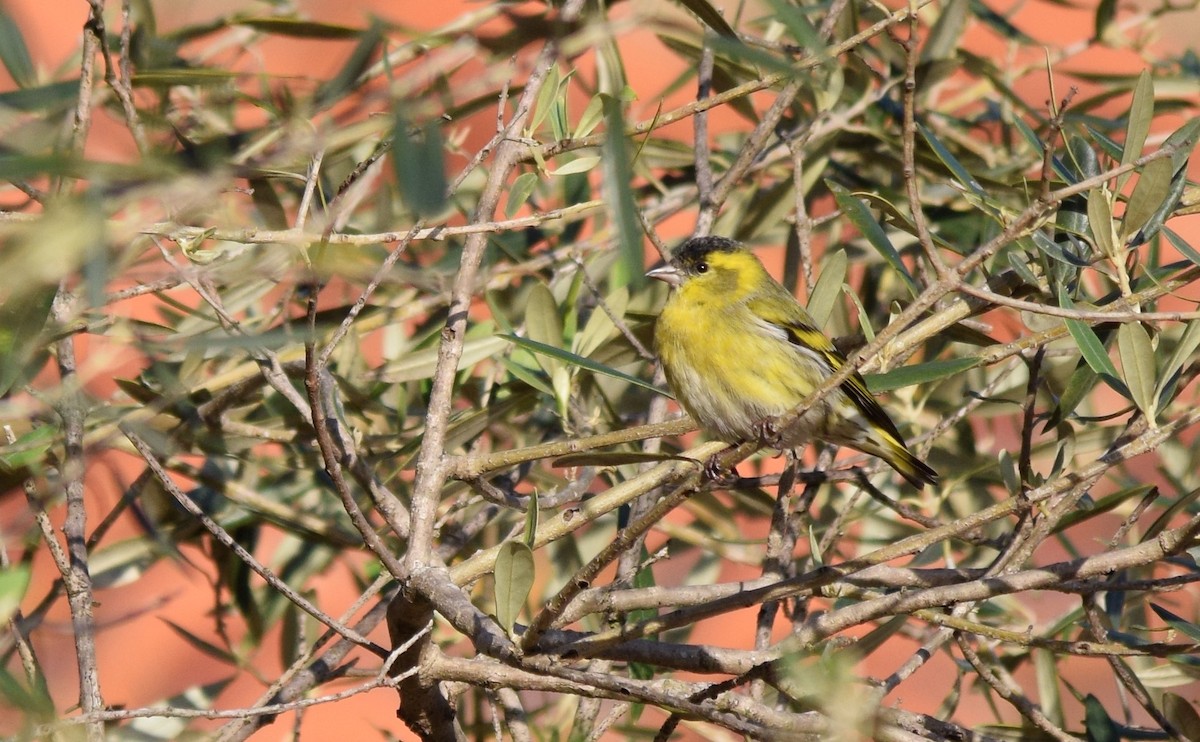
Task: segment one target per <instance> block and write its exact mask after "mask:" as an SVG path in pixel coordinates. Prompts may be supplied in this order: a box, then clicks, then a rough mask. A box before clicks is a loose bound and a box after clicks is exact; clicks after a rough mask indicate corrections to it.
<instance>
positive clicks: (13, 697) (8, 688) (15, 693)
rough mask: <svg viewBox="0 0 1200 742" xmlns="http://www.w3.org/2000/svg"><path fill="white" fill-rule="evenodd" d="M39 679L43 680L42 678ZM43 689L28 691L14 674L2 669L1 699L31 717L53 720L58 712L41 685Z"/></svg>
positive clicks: (0, 677) (0, 671) (0, 681)
mask: <svg viewBox="0 0 1200 742" xmlns="http://www.w3.org/2000/svg"><path fill="white" fill-rule="evenodd" d="M39 679H43V678H41V677H40V673H39ZM39 685H40V686H41V687H35V688H34V689H32V690H26V689H25V687H24V686H23V685H22V684H21V682H20V681H18V680H17V679H16V678H15V677H13V675H12V673H10V672H9V671H8V670H6V669H4V668H3V667H0V698H3V699H4V700H5V701H7V705H8V706H10V707H12V708H15V709H22V710H24V711H25V713H27V714H29V715H30V717H33V718H40V719H45V720H47V721H50V720H53V719H54V718H56V717H57V715H58V714H57V712H56V711H55V708H54V701H53V699H51V698H50V695H49V693H47V692H46V688H45V685H44V684H39Z"/></svg>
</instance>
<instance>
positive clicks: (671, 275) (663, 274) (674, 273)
mask: <svg viewBox="0 0 1200 742" xmlns="http://www.w3.org/2000/svg"><path fill="white" fill-rule="evenodd" d="M646 277H647V278H654V279H657V280H659V281H662V282H663V283H668V284H670V285H672V286H678V285H679V284H681V283H683V276H682V275H681V274H680V273H679V269H678V268H676V267H675V266H673V265H671V264H669V263H668V264H667V265H660V266H659V267H657V268H654V269H652V270H649V271H646Z"/></svg>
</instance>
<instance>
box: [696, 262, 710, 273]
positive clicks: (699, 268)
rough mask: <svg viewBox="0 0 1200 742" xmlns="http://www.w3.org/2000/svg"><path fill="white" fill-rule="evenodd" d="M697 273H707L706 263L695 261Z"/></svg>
mask: <svg viewBox="0 0 1200 742" xmlns="http://www.w3.org/2000/svg"><path fill="white" fill-rule="evenodd" d="M696 272H697V273H708V263H696Z"/></svg>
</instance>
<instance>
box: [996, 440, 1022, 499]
mask: <svg viewBox="0 0 1200 742" xmlns="http://www.w3.org/2000/svg"><path fill="white" fill-rule="evenodd" d="M997 464H998V465H999V468H1000V480H1001V481H1002V482H1004V487H1005V489H1007V490H1008V494H1010V495H1013V496H1014V497H1015V496H1017V495H1019V494H1021V475H1020V474H1019V473H1018V472H1017V462H1016V461H1014V460H1013V457H1012V454H1011V453H1009V451H1008V449H1001V450H1000V455H999V458H998V460H997Z"/></svg>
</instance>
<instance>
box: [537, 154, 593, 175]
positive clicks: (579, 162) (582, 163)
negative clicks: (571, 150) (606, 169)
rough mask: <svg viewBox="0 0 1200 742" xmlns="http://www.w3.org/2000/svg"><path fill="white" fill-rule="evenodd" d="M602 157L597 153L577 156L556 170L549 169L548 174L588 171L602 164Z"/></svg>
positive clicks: (572, 173)
mask: <svg viewBox="0 0 1200 742" xmlns="http://www.w3.org/2000/svg"><path fill="white" fill-rule="evenodd" d="M600 160H601V158H600V157H599V156H597V155H587V156H585V157H576V158H575V159H573V160H571V161H570V162H564V163H563V164H562V165H561V166H560V167H557V168H555V169H554V170H548V171H547V172H546V174H547V175H560V176H561V175H575V174H577V173H586V172H589V171H590V170H592V169H593V168H595V167H596V166H597V165H599V164H600Z"/></svg>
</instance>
